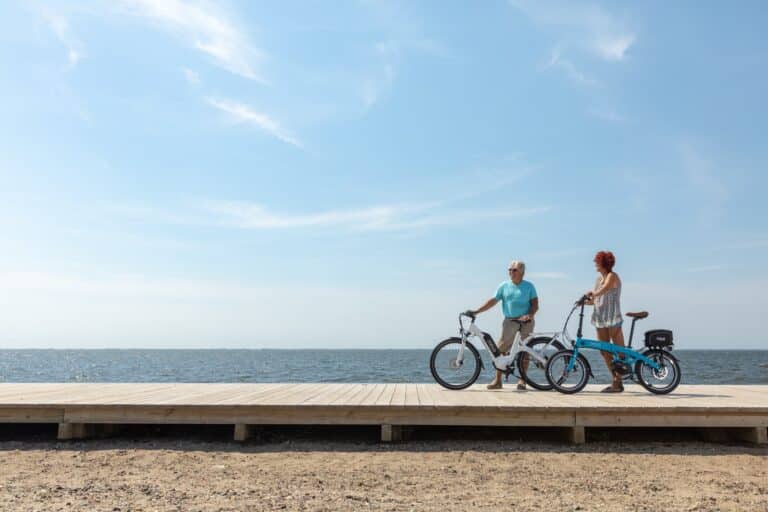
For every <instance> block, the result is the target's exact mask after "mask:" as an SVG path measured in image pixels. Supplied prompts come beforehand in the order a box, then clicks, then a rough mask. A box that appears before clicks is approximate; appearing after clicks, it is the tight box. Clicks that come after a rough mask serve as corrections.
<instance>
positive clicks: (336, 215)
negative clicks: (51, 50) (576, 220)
mask: <svg viewBox="0 0 768 512" xmlns="http://www.w3.org/2000/svg"><path fill="white" fill-rule="evenodd" d="M206 209H207V210H208V211H209V212H210V213H212V214H214V215H215V216H216V217H217V218H218V220H217V222H218V223H220V224H223V225H227V226H232V227H238V228H244V229H293V228H305V227H323V226H325V227H344V228H348V229H351V230H355V231H408V230H414V229H422V228H430V227H436V226H456V225H463V224H467V223H470V222H475V221H480V220H494V219H510V218H519V217H528V216H532V215H536V214H540V213H545V212H547V211H549V210H550V209H549V208H547V207H542V208H516V209H496V210H491V209H488V210H461V211H451V212H446V211H445V210H444V209H442V208H441V205H440V203H423V204H411V205H390V206H373V207H368V208H361V209H350V210H327V211H321V212H315V213H306V214H289V213H278V212H274V211H270V210H268V209H267V208H265V207H264V206H263V205H260V204H256V203H250V202H245V201H224V202H209V203H207V204H206Z"/></svg>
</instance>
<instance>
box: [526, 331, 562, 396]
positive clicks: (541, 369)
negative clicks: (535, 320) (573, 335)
mask: <svg viewBox="0 0 768 512" xmlns="http://www.w3.org/2000/svg"><path fill="white" fill-rule="evenodd" d="M526 346H527V347H528V348H530V349H531V350H533V353H534V354H536V355H537V356H538V357H540V358H541V359H542V360H539V359H537V358H536V357H534V356H532V355H531V354H529V353H528V352H520V353H519V354H518V355H517V367H518V368H519V369H520V376H521V377H522V378H523V380H524V381H525V382H527V383H528V384H529V385H530V386H531V387H533V388H535V389H538V390H541V391H549V390H550V389H552V384H550V383H549V381H548V380H547V361H549V358H550V357H552V356H553V355H554V354H555V353H556V352H557V351H559V350H563V349H564V348H565V347H563V344H562V343H560V342H559V341H552V338H548V337H546V336H538V337H536V338H533V339H532V340H531V341H529V342H528V343H526Z"/></svg>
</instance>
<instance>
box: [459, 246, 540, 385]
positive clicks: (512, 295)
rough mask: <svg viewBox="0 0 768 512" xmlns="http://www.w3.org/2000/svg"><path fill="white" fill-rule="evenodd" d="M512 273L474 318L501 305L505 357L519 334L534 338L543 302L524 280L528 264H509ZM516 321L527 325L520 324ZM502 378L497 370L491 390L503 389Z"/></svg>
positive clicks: (523, 383) (502, 351) (502, 339)
mask: <svg viewBox="0 0 768 512" xmlns="http://www.w3.org/2000/svg"><path fill="white" fill-rule="evenodd" d="M508 271H509V281H504V282H503V283H501V284H500V285H499V287H498V289H497V290H496V295H495V296H494V297H492V298H490V299H488V301H487V302H486V303H485V304H483V305H482V306H480V307H479V308H478V309H476V310H474V311H472V313H473V314H475V315H477V314H478V313H482V312H483V311H488V310H489V309H491V308H492V307H493V306H495V305H496V304H497V303H498V302H499V301H501V308H502V310H503V311H504V323H502V325H501V340H500V341H499V351H500V352H501V353H502V354H506V353H508V352H509V349H510V348H511V347H512V343H514V341H515V335H516V334H517V333H518V331H519V332H520V336H521V337H522V339H525V338H527V337H528V336H530V335H531V333H532V332H533V326H534V321H533V317H534V316H535V315H536V312H537V311H538V310H539V298H538V296H537V295H536V288H535V287H534V286H533V284H531V283H530V282H528V281H525V280H523V276H524V275H525V263H523V262H522V261H517V260H515V261H513V262H512V263H510V264H509V268H508ZM514 320H518V321H519V322H526V323H523V324H520V323H518V322H515V321H514ZM501 375H502V374H501V371H500V370H496V377H495V378H494V379H493V381H492V382H491V383H490V384H488V386H487V387H488V389H501ZM517 389H521V390H522V389H525V381H524V380H523V379H520V380H519V381H518V382H517Z"/></svg>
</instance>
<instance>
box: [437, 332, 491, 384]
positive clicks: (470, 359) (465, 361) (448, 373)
mask: <svg viewBox="0 0 768 512" xmlns="http://www.w3.org/2000/svg"><path fill="white" fill-rule="evenodd" d="M429 369H430V371H431V372H432V377H434V378H435V380H436V381H437V383H438V384H440V385H441V386H443V387H444V388H448V389H464V388H468V387H469V386H471V385H472V384H474V382H475V381H476V380H477V378H478V377H479V376H480V370H481V369H482V363H481V360H480V353H479V352H478V351H477V349H476V348H475V347H474V345H472V344H471V343H469V342H467V343H466V344H465V345H464V347H463V349H462V343H461V338H448V339H447V340H443V341H441V342H440V343H438V345H437V346H436V347H435V349H434V350H433V351H432V356H431V357H430V358H429Z"/></svg>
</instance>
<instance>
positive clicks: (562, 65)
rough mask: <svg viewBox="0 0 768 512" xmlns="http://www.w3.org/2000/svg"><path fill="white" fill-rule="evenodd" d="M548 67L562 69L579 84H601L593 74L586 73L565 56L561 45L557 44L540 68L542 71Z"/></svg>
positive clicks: (593, 85)
mask: <svg viewBox="0 0 768 512" xmlns="http://www.w3.org/2000/svg"><path fill="white" fill-rule="evenodd" d="M547 69H560V70H562V71H563V72H564V73H565V74H566V76H567V77H568V78H569V79H570V80H571V81H572V82H574V83H577V84H579V85H584V86H588V87H595V86H598V85H600V83H599V82H598V81H597V80H595V79H594V78H592V77H591V76H587V75H586V74H585V73H583V72H582V71H581V70H579V69H578V68H577V67H576V65H575V64H574V63H573V62H571V61H570V60H568V59H565V58H563V55H562V51H561V49H560V47H559V46H556V47H554V48H553V49H552V53H551V54H550V56H549V60H548V61H547V62H546V63H545V64H544V65H543V66H541V68H540V70H542V71H543V70H547Z"/></svg>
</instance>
